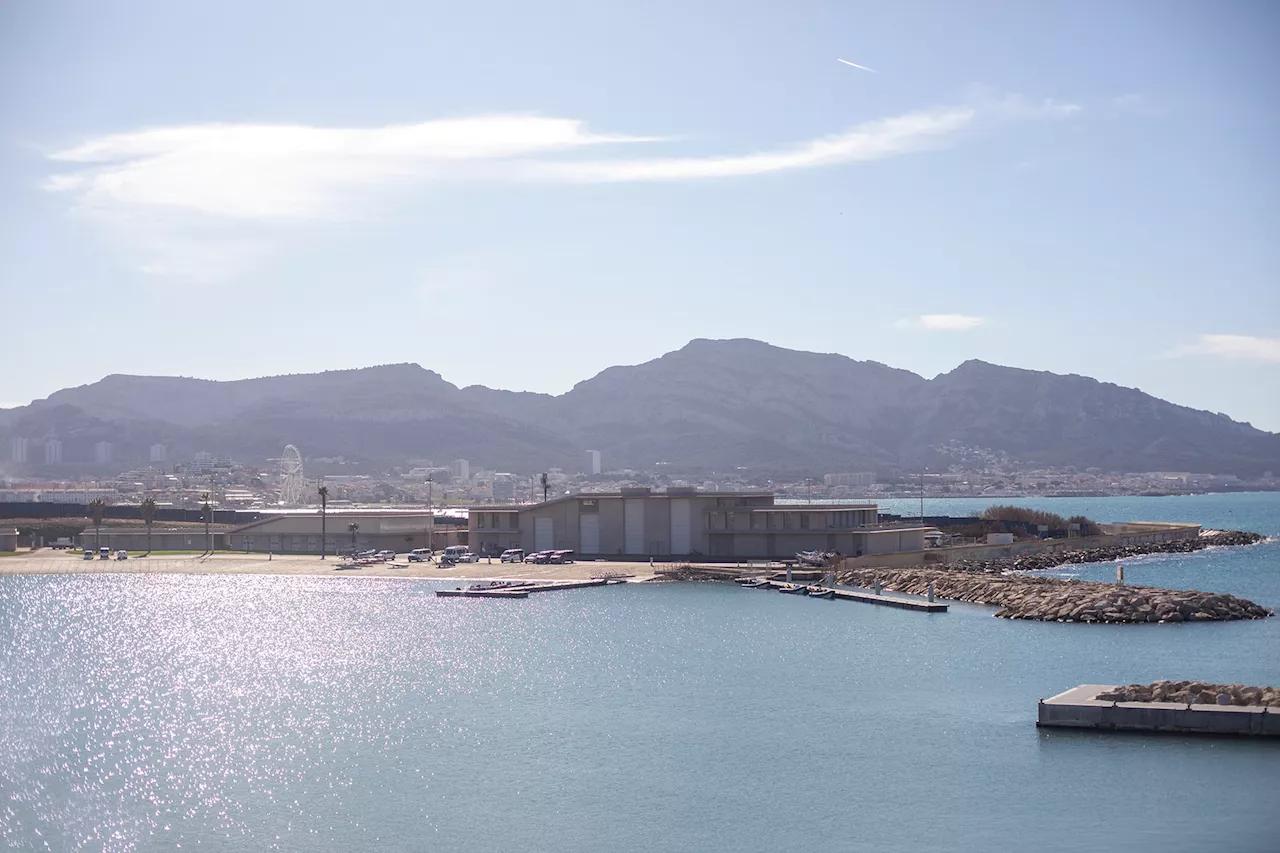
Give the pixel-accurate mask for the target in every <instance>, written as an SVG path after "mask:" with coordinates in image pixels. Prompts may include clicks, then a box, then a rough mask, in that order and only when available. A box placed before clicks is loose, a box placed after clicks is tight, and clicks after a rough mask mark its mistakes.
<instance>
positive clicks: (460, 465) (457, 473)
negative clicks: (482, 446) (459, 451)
mask: <svg viewBox="0 0 1280 853" xmlns="http://www.w3.org/2000/svg"><path fill="white" fill-rule="evenodd" d="M449 473H450V474H451V475H453V479H455V480H470V479H471V463H470V462H468V461H467V460H465V459H455V460H453V461H452V462H450V463H449Z"/></svg>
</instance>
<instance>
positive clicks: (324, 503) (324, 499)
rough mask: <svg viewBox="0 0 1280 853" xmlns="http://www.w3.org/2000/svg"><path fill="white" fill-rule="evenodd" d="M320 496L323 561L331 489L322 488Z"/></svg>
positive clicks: (321, 551)
mask: <svg viewBox="0 0 1280 853" xmlns="http://www.w3.org/2000/svg"><path fill="white" fill-rule="evenodd" d="M319 495H320V559H322V560H323V559H324V548H325V544H326V543H325V521H326V517H325V516H326V514H327V513H328V509H329V487H328V486H321V487H320V489H319Z"/></svg>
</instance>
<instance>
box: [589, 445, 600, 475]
mask: <svg viewBox="0 0 1280 853" xmlns="http://www.w3.org/2000/svg"><path fill="white" fill-rule="evenodd" d="M587 470H588V471H590V472H591V473H592V474H599V473H600V451H599V450H588V451H587Z"/></svg>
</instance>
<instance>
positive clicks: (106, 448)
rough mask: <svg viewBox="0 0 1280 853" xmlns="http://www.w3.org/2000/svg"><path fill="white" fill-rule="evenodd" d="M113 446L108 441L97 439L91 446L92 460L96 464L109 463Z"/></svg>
mask: <svg viewBox="0 0 1280 853" xmlns="http://www.w3.org/2000/svg"><path fill="white" fill-rule="evenodd" d="M114 450H115V448H113V447H112V446H111V442H109V441H99V442H98V443H97V444H95V445H94V446H93V461H94V463H95V464H98V465H109V464H111V457H112V455H113V453H114Z"/></svg>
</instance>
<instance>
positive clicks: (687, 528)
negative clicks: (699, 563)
mask: <svg viewBox="0 0 1280 853" xmlns="http://www.w3.org/2000/svg"><path fill="white" fill-rule="evenodd" d="M692 509H693V502H692V501H689V500H687V499H684V498H673V499H672V500H671V553H672V554H692V553H693V519H692V518H691V517H690V516H691V513H692Z"/></svg>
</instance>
